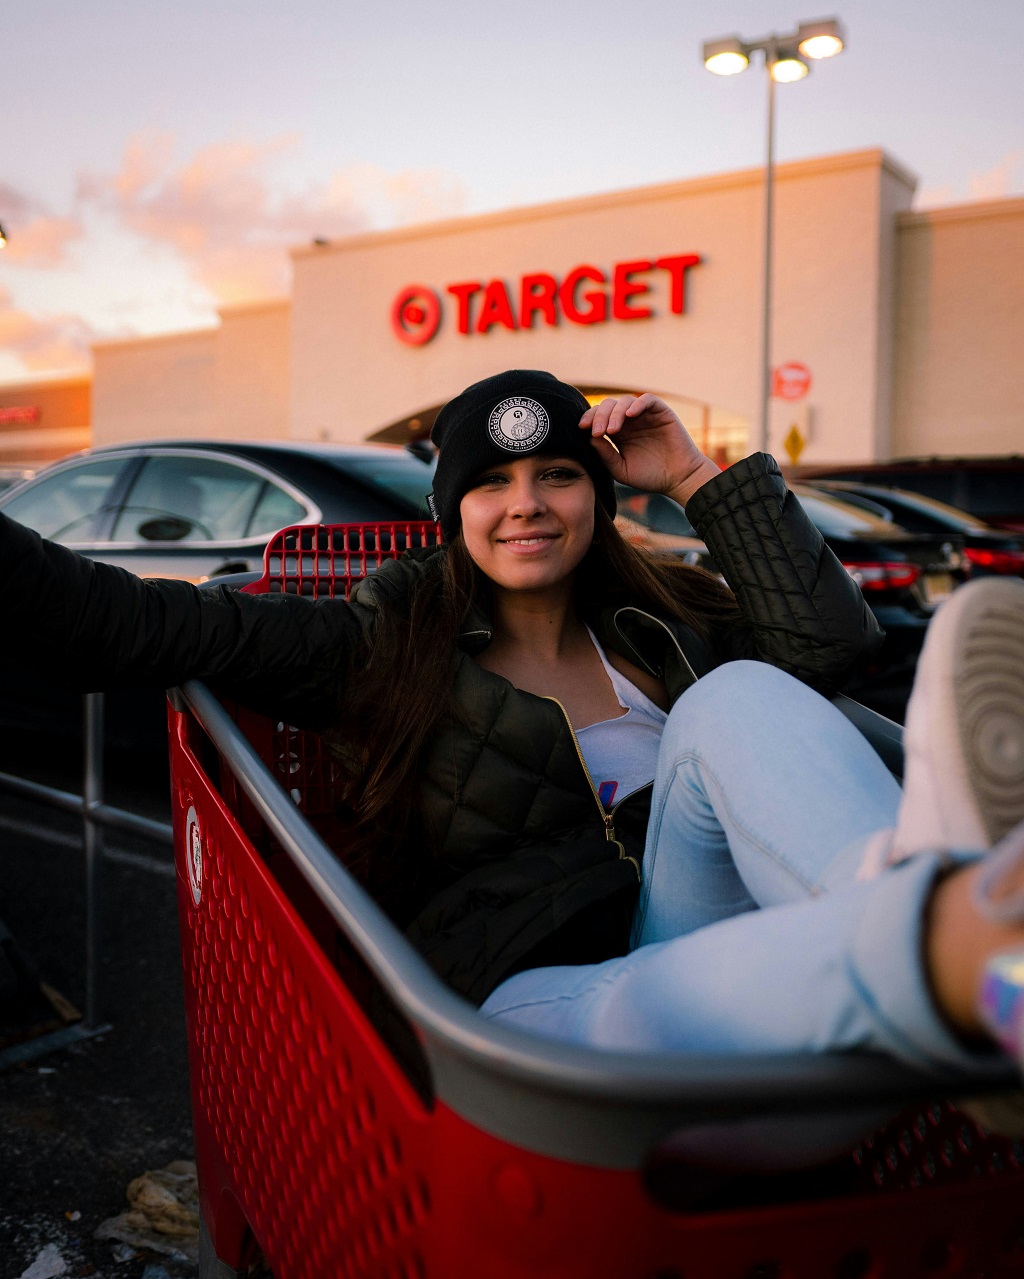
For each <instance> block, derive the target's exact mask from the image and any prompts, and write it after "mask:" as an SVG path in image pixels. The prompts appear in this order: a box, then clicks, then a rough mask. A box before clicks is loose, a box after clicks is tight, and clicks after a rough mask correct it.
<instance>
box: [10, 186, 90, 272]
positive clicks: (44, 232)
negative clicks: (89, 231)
mask: <svg viewBox="0 0 1024 1279" xmlns="http://www.w3.org/2000/svg"><path fill="white" fill-rule="evenodd" d="M0 209H2V210H3V218H4V230H5V231H6V232H7V234H8V236H9V237H10V239H9V240H8V241H7V245H6V247H5V248H4V251H3V253H4V261H5V262H9V263H17V264H19V265H23V266H38V267H53V266H57V265H59V264H60V263H62V262H64V261H65V260H66V258H67V249H68V245H69V244H70V243H71V242H72V241H73V240H75V239H77V238H78V237H79V236H80V235H81V234H82V227H81V224H80V223H79V221H78V219H77V218H75V217H56V216H54V215H53V214H51V213H50V212H49V211H48V210H47V209H45V208H44V207H43V206H42V205H41V204H40V203H39V202H38V201H37V200H35V199H33V197H32V196H30V195H26V194H25V192H23V191H18V190H17V189H16V188H14V187H12V186H7V185H6V184H4V183H0Z"/></svg>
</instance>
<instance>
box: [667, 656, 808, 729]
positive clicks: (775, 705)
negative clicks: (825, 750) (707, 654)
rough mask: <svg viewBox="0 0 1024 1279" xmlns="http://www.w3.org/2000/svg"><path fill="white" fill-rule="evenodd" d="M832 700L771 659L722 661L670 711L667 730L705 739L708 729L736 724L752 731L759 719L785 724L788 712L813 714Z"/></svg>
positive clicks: (770, 723)
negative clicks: (816, 691)
mask: <svg viewBox="0 0 1024 1279" xmlns="http://www.w3.org/2000/svg"><path fill="white" fill-rule="evenodd" d="M815 703H818V704H820V705H821V706H827V705H828V703H827V702H826V701H825V699H824V698H822V697H820V696H819V695H818V694H817V693H815V692H814V691H813V690H812V689H810V688H808V687H807V686H806V685H805V684H801V683H800V681H799V680H798V679H795V678H794V677H793V676H792V675H787V673H786V672H785V671H782V670H779V668H778V667H777V666H770V665H769V664H768V663H767V662H756V661H738V662H724V663H723V664H722V665H721V666H716V667H715V669H714V670H713V671H709V673H708V674H707V675H705V676H704V677H703V678H702V679H699V680H698V681H697V682H696V684H693V685H691V686H690V687H689V688H688V689H687V690H686V692H685V693H684V694H683V695H682V697H681V698H680V699H679V701H678V702H676V704H675V706H674V707H673V708H672V711H671V713H670V715H669V719H668V724H667V725H666V728H665V731H666V733H669V732H671V733H672V734H673V735H675V736H678V735H679V734H680V733H681V734H683V735H684V736H686V737H688V738H690V739H691V740H694V739H696V740H706V735H707V733H708V731H709V730H713V732H714V733H715V735H716V736H717V735H721V734H723V732H726V730H727V729H728V728H729V726H730V725H735V726H736V728H737V729H738V730H740V731H741V732H743V731H747V732H749V731H750V730H751V729H752V728H753V727H754V726H755V725H757V724H758V723H759V722H762V721H763V722H764V723H765V724H766V725H768V726H778V725H780V724H781V723H784V722H785V721H786V719H787V718H788V716H789V715H790V714H795V715H799V716H800V717H801V718H803V717H804V716H806V715H807V714H808V713H813V708H814V704H815Z"/></svg>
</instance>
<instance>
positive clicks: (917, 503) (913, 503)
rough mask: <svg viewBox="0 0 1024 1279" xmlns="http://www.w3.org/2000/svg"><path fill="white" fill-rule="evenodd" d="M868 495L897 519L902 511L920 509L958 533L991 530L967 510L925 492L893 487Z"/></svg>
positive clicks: (922, 513) (871, 492)
mask: <svg viewBox="0 0 1024 1279" xmlns="http://www.w3.org/2000/svg"><path fill="white" fill-rule="evenodd" d="M867 496H869V497H870V498H871V500H872V501H873V502H878V503H879V504H880V505H881V506H888V507H889V508H890V509H891V510H892V512H893V515H894V516H895V518H896V520H897V521H898V520H899V518H900V514H901V512H904V511H919V512H920V513H921V515H923V516H926V517H928V518H929V519H932V520H934V521H935V522H936V523H937V524H941V525H942V526H943V528H948V529H953V530H955V531H956V532H958V533H987V532H989V531H990V528H989V525H987V524H984V523H982V521H981V520H976V519H973V518H972V517H971V516H970V515H969V514H968V513H967V511H961V510H959V509H958V508H957V507H955V506H947V504H946V503H945V502H940V501H938V499H937V498H934V497H925V495H924V494H923V493H906V492H904V491H903V490H902V489H893V490H892V491H891V492H887V491H886V490H885V489H877V490H874V489H873V490H871V491H870V492H869V493H868V494H867Z"/></svg>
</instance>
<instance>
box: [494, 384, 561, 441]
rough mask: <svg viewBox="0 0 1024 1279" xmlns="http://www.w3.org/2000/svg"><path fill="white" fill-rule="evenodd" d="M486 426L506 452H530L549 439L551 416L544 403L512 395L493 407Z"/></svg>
mask: <svg viewBox="0 0 1024 1279" xmlns="http://www.w3.org/2000/svg"><path fill="white" fill-rule="evenodd" d="M487 430H488V431H489V432H490V436H491V439H492V440H493V441H494V442H495V444H497V446H498V448H500V449H504V450H505V451H506V453H528V452H529V451H530V450H531V449H535V448H536V447H537V446H538V444H542V443H543V442H544V440H545V439H547V434H548V431H550V430H551V419H550V418H549V417H548V411H547V409H546V408H545V407H544V405H543V404H538V403H537V401H536V400H531V399H528V398H527V397H525V396H522V395H513V396H511V397H510V398H509V399H507V400H502V402H501V403H500V404H496V405H495V406H494V408H493V409H492V410H491V416H490V417H489V418H488V419H487Z"/></svg>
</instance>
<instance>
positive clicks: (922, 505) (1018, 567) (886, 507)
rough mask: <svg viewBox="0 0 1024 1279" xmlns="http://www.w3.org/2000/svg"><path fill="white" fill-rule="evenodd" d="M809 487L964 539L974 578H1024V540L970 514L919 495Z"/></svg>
mask: <svg viewBox="0 0 1024 1279" xmlns="http://www.w3.org/2000/svg"><path fill="white" fill-rule="evenodd" d="M812 487H813V488H816V489H821V490H822V491H823V492H825V493H832V494H834V495H835V496H836V497H840V498H842V499H843V501H845V502H852V503H853V504H854V505H858V506H859V505H862V504H867V506H868V507H869V508H870V509H871V510H873V511H874V512H875V513H876V514H882V515H883V516H884V517H885V518H887V519H891V520H895V521H896V522H897V523H898V524H902V525H903V527H904V528H905V529H908V530H909V531H910V532H911V533H940V534H949V533H952V534H955V535H956V536H957V537H962V538H963V542H964V558H965V559H966V560H967V563H968V565H969V566H970V570H971V575H972V576H973V577H988V576H992V575H995V574H999V575H1006V574H1010V575H1016V576H1018V577H1024V536H1020V535H1016V534H1013V533H1009V532H1007V531H1006V530H1005V529H998V528H995V527H994V526H993V525H991V524H986V523H985V522H984V521H983V520H979V519H977V518H976V517H975V516H973V515H971V514H970V513H969V512H968V511H959V510H957V508H956V507H955V506H947V505H946V503H945V502H937V501H936V500H935V499H934V498H931V497H925V496H924V494H923V493H911V492H908V491H907V490H906V489H897V488H883V487H882V486H881V485H878V484H859V483H857V482H856V481H853V480H815V481H814V482H813V484H812Z"/></svg>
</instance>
